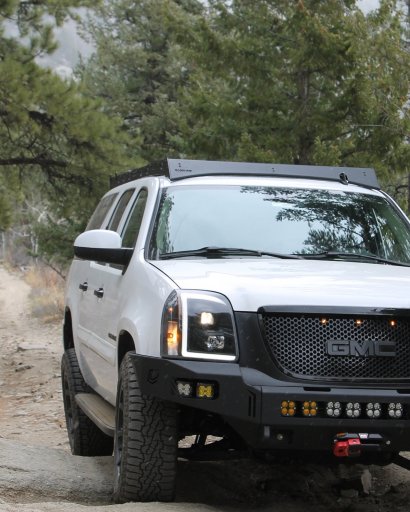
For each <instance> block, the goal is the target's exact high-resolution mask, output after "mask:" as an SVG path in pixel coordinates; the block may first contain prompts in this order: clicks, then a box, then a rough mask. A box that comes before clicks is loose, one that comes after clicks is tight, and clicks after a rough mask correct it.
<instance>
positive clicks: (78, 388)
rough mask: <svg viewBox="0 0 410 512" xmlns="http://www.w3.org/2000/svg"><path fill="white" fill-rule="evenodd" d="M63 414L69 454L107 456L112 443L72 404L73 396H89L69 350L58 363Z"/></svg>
mask: <svg viewBox="0 0 410 512" xmlns="http://www.w3.org/2000/svg"><path fill="white" fill-rule="evenodd" d="M61 382H62V386H63V400H64V412H65V419H66V425H67V432H68V440H69V441H70V448H71V453H72V454H73V455H82V456H84V457H96V456H102V455H111V454H112V450H113V444H114V440H113V438H112V437H109V436H107V435H106V434H104V432H102V431H101V430H100V429H99V428H98V427H97V426H96V425H95V424H94V423H93V422H92V421H91V420H90V419H89V418H88V416H86V415H85V414H84V412H83V411H82V410H81V409H80V408H79V407H78V405H77V402H76V401H75V395H76V394H77V393H90V392H91V390H90V388H89V387H88V386H87V384H86V382H85V381H84V379H83V376H82V374H81V370H80V367H79V365H78V360H77V356H76V353H75V349H73V348H70V349H68V350H66V351H65V352H64V354H63V358H62V360H61Z"/></svg>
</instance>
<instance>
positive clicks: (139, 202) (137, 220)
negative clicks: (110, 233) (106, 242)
mask: <svg viewBox="0 0 410 512" xmlns="http://www.w3.org/2000/svg"><path fill="white" fill-rule="evenodd" d="M147 197H148V192H147V190H146V189H143V190H141V192H140V193H139V194H138V197H137V199H136V200H135V203H134V206H133V207H132V210H131V212H130V214H129V216H128V219H127V224H126V227H125V230H124V233H123V236H122V246H123V247H134V246H135V243H136V241H137V238H138V233H139V231H140V227H141V222H142V218H143V215H144V210H145V205H146V203H147Z"/></svg>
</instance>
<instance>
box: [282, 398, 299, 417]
mask: <svg viewBox="0 0 410 512" xmlns="http://www.w3.org/2000/svg"><path fill="white" fill-rule="evenodd" d="M280 413H281V414H282V416H294V415H295V413H296V404H295V402H294V401H293V400H283V401H282V403H281V407H280Z"/></svg>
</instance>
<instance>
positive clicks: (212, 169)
mask: <svg viewBox="0 0 410 512" xmlns="http://www.w3.org/2000/svg"><path fill="white" fill-rule="evenodd" d="M212 175H222V176H238V175H242V176H277V177H286V178H304V179H315V180H330V181H337V182H339V183H344V184H345V185H347V184H349V183H353V184H355V185H361V186H364V187H368V188H375V189H380V185H379V182H378V181H377V177H376V173H375V170H374V169H371V168H360V167H325V166H316V165H286V164H257V163H248V162H219V161H208V160H180V159H170V158H168V159H167V160H160V161H158V162H154V163H151V164H149V165H146V166H145V167H141V168H139V169H133V170H131V171H128V172H125V173H123V174H118V175H115V176H113V177H111V178H110V185H111V188H113V187H116V186H118V185H122V184H124V183H128V182H129V181H133V180H136V179H139V178H143V177H146V176H165V177H167V178H169V179H170V180H171V181H176V180H181V179H185V178H192V177H194V176H212Z"/></svg>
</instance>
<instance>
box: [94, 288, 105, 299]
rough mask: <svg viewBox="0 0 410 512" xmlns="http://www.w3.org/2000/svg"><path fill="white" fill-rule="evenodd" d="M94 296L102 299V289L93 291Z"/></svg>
mask: <svg viewBox="0 0 410 512" xmlns="http://www.w3.org/2000/svg"><path fill="white" fill-rule="evenodd" d="M94 295H95V296H96V297H98V298H99V299H102V298H103V297H104V288H98V290H94Z"/></svg>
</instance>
